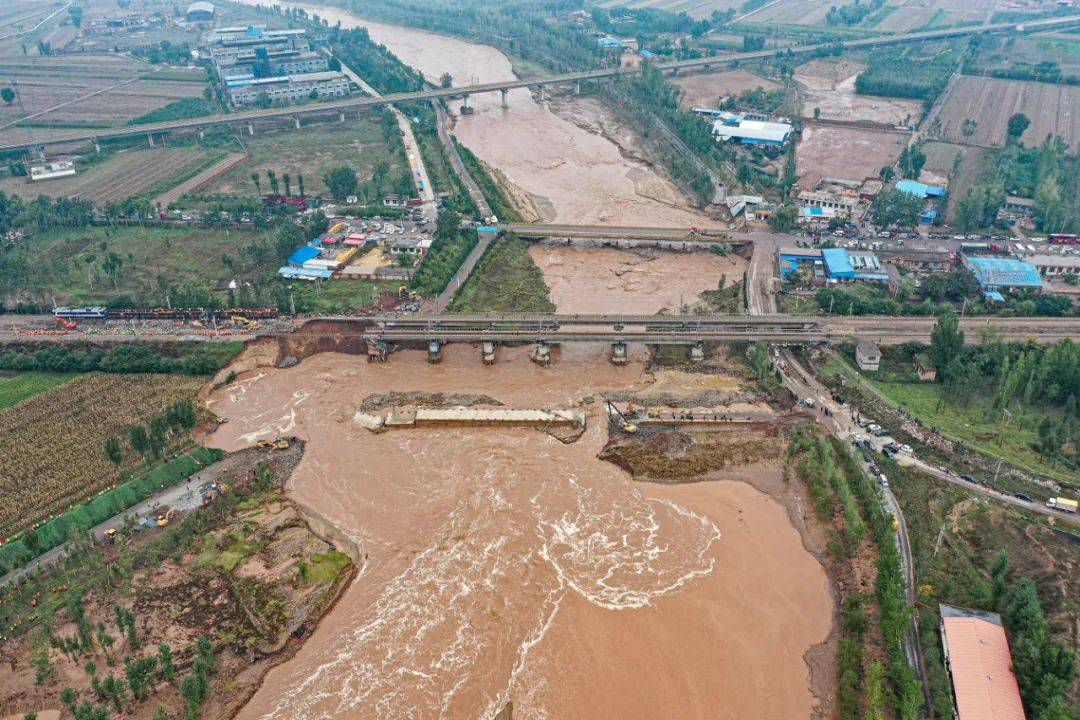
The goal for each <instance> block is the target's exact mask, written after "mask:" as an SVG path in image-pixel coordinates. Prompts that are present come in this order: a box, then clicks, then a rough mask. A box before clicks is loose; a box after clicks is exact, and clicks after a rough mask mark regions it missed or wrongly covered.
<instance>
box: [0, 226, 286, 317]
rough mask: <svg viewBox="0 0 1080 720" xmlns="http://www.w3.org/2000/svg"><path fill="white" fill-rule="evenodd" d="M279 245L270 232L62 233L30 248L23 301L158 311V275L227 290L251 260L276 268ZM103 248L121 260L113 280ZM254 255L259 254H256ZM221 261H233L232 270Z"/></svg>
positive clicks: (127, 228) (177, 283)
mask: <svg viewBox="0 0 1080 720" xmlns="http://www.w3.org/2000/svg"><path fill="white" fill-rule="evenodd" d="M273 241H274V235H273V232H272V231H269V230H266V231H258V230H229V231H224V230H220V229H215V228H200V227H192V228H184V229H180V228H158V227H146V228H140V227H132V226H124V227H111V228H110V227H91V228H82V229H74V230H58V231H54V232H50V233H47V234H41V235H38V236H36V237H35V238H34V240H33V242H32V243H30V247H28V248H26V250H25V251H26V252H27V253H28V254H29V256H30V258H31V260H29V261H28V266H29V267H30V268H31V271H32V273H33V274H32V275H31V276H30V277H28V278H27V279H26V280H27V285H28V288H27V289H24V290H22V291H21V296H32V297H33V299H34V301H40V302H42V303H45V304H47V303H49V302H51V298H55V299H56V302H57V303H58V304H80V303H93V302H104V301H107V300H108V299H109V298H112V297H115V296H117V295H121V294H130V295H134V296H135V297H136V298H142V299H144V301H145V302H146V303H149V304H152V305H157V304H160V303H162V302H164V298H162V297H161V292H160V290H158V277H159V276H161V277H163V278H165V279H166V280H167V281H168V283H169V284H170V285H171V286H172V287H178V286H194V287H203V288H209V289H223V288H224V287H225V286H226V285H227V284H228V282H229V280H231V279H233V278H234V277H242V276H244V275H245V274H246V273H248V272H250V271H251V270H253V269H254V262H256V261H255V260H253V259H252V258H254V257H258V258H260V260H259V262H261V263H262V264H263V265H267V266H269V265H270V264H273V262H274V261H275V258H274V255H273ZM102 243H104V244H105V247H106V252H111V253H115V254H116V255H118V256H119V257H120V258H121V259H122V260H123V265H122V266H121V268H120V270H119V272H118V274H117V275H116V276H115V278H112V277H109V276H108V275H107V274H106V273H105V272H104V270H102V269H101V265H102V263H103V261H104V256H105V253H103V252H102V250H101V244H102ZM256 248H258V254H253V251H254V250H255V249H256ZM223 256H228V257H229V262H231V263H232V268H231V269H230V267H228V266H227V265H226V264H225V261H224V260H223V259H222V257H223ZM274 267H276V266H274ZM21 296H20V297H21Z"/></svg>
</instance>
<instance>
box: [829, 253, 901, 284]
mask: <svg viewBox="0 0 1080 720" xmlns="http://www.w3.org/2000/svg"><path fill="white" fill-rule="evenodd" d="M821 258H822V260H824V262H825V274H826V275H828V278H829V282H830V283H832V282H845V281H851V280H869V281H875V282H888V280H889V275H888V273H887V272H886V271H885V269H884V268H883V267H882V265H881V261H880V260H879V259H878V257H877V255H875V254H874V253H871V252H862V251H859V252H850V251H848V250H845V249H844V248H826V249H825V250H822V251H821Z"/></svg>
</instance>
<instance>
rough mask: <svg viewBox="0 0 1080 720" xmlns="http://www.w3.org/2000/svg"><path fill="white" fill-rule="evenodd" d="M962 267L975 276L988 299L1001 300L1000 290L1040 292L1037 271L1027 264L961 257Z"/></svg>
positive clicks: (1010, 259)
mask: <svg viewBox="0 0 1080 720" xmlns="http://www.w3.org/2000/svg"><path fill="white" fill-rule="evenodd" d="M961 259H962V261H963V263H964V266H965V267H966V268H967V269H968V270H970V271H971V274H972V275H974V276H975V281H976V282H978V283H979V289H981V290H982V291H983V293H984V294H986V295H987V296H988V297H992V299H995V300H998V299H1001V295H1000V291H1001V290H1016V289H1019V290H1041V289H1042V285H1043V280H1042V277H1041V276H1040V275H1039V270H1038V268H1036V267H1035V266H1034V265H1032V264H1031V263H1029V262H1024V261H1023V260H1014V259H1012V258H1001V257H972V256H970V255H966V254H964V255H961Z"/></svg>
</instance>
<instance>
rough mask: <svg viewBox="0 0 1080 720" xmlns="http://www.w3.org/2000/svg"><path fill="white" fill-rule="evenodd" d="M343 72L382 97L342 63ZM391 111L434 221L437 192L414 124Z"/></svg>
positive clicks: (412, 173)
mask: <svg viewBox="0 0 1080 720" xmlns="http://www.w3.org/2000/svg"><path fill="white" fill-rule="evenodd" d="M323 52H325V53H326V54H327V55H330V54H331V53H330V50H329V48H323ZM338 62H341V58H338ZM341 72H343V73H345V75H346V76H347V77H348V78H349V79H350V80H352V81H353V82H354V83H356V84H357V85H359V86H360V87H361V88H362V89H363V91H364V92H366V93H367V94H368V95H370V96H371V97H375V98H379V97H382V95H381V94H380V93H379V91H378V90H376V89H375V88H373V87H371V85H369V84H368V83H367V81H366V80H364V78H362V77H360V75H359V74H358V73H357V72H356V71H355V70H353V69H352V68H350V67H349V66H348V65H346V64H345V63H343V62H342V63H341ZM390 111H391V112H392V113H393V114H394V119H395V120H396V121H397V125H398V130H399V131H400V132H401V141H402V144H403V145H404V146H405V154H406V155H407V156H408V160H409V175H410V177H411V178H412V182H413V186H414V187H415V188H416V193H417V197H419V198H420V199H421V200H423V201H424V204H423V206H422V212H423V215H424V218H425V219H427V220H434V219H435V215H436V213H437V212H438V209H437V208H436V207H435V191H434V189H433V188H432V187H431V178H430V177H428V171H427V166H426V165H425V164H424V156H423V153H421V152H420V146H419V145H418V144H417V143H416V135H415V134H414V133H413V127H412V123H411V122H409V118H407V117H405V113H403V112H401V111H400V110H398V109H397V108H396V107H394V106H393V105H391V106H390Z"/></svg>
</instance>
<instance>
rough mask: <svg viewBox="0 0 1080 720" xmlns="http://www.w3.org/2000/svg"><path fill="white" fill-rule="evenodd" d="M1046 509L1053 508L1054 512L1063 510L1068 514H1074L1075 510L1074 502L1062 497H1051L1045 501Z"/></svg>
mask: <svg viewBox="0 0 1080 720" xmlns="http://www.w3.org/2000/svg"><path fill="white" fill-rule="evenodd" d="M1046 507H1048V508H1054V509H1055V510H1064V511H1065V512H1068V513H1074V512H1076V510H1077V502H1076V500H1070V499H1069V498H1063V497H1052V498H1050V499H1049V500H1047V501H1046Z"/></svg>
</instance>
